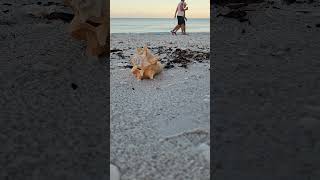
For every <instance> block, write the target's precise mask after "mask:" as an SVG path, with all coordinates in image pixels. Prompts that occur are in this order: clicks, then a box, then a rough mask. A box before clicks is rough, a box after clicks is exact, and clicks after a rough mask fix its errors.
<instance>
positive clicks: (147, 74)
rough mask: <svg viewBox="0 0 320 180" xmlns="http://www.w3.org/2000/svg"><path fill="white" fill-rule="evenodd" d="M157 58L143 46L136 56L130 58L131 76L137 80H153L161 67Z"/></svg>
mask: <svg viewBox="0 0 320 180" xmlns="http://www.w3.org/2000/svg"><path fill="white" fill-rule="evenodd" d="M158 59H159V58H158V57H156V56H154V55H153V54H152V53H151V52H150V50H149V49H148V48H147V47H146V46H145V47H144V48H138V49H137V54H136V55H134V56H133V57H132V58H131V64H132V66H133V67H132V69H131V72H132V74H133V75H134V76H135V77H136V78H137V79H138V80H142V79H153V78H154V76H155V75H157V74H159V73H160V72H161V71H162V69H163V65H162V64H161V63H160V62H159V61H158Z"/></svg>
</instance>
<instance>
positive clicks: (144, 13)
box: [110, 0, 210, 18]
mask: <svg viewBox="0 0 320 180" xmlns="http://www.w3.org/2000/svg"><path fill="white" fill-rule="evenodd" d="M179 2H180V0H110V16H111V18H173V16H174V12H175V10H176V7H177V5H178V3H179ZM185 2H186V3H187V4H188V7H189V10H187V11H186V17H187V18H209V17H210V0H186V1H185Z"/></svg>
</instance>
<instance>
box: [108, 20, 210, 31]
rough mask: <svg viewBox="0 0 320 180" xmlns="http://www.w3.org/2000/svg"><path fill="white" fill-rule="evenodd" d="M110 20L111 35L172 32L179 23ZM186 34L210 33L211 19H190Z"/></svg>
mask: <svg viewBox="0 0 320 180" xmlns="http://www.w3.org/2000/svg"><path fill="white" fill-rule="evenodd" d="M110 20H111V21H110V22H111V23H110V30H111V33H150V32H170V31H171V30H172V29H173V28H174V27H175V26H176V25H177V23H178V21H177V19H173V18H171V19H170V18H111V19H110ZM179 31H180V32H181V30H179ZM186 32H187V33H188V32H210V19H188V21H186Z"/></svg>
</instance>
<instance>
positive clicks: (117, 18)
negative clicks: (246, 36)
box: [110, 16, 210, 19]
mask: <svg viewBox="0 0 320 180" xmlns="http://www.w3.org/2000/svg"><path fill="white" fill-rule="evenodd" d="M187 17H188V16H187ZM110 19H173V17H167V18H156V17H151V18H144V17H113V18H112V17H110ZM188 19H210V17H208V18H188Z"/></svg>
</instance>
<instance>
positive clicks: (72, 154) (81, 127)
mask: <svg viewBox="0 0 320 180" xmlns="http://www.w3.org/2000/svg"><path fill="white" fill-rule="evenodd" d="M37 2H38V1H32V0H29V1H24V0H22V1H1V2H0V4H1V6H0V10H1V11H0V38H1V40H0V52H1V53H0V67H1V70H0V93H1V98H0V115H1V116H0V126H1V129H0V141H1V148H0V179H7V178H8V177H10V178H9V179H46V180H50V179H53V180H56V179H68V180H69V179H70V180H72V179H76V180H81V179H96V180H98V179H99V180H101V179H103V178H105V179H106V178H107V177H106V170H107V169H108V168H107V167H108V164H107V163H106V159H104V158H101V157H107V156H108V149H109V148H108V146H107V144H106V142H107V141H106V138H108V137H107V122H108V121H107V119H108V117H109V115H108V111H107V110H106V109H107V107H108V106H107V105H108V104H109V103H108V92H107V87H108V81H107V78H108V76H107V74H108V71H107V64H106V63H103V62H102V61H97V60H96V59H93V58H88V57H86V56H85V55H84V54H85V51H84V50H85V44H84V43H83V42H80V41H77V40H73V39H72V38H71V36H70V35H69V34H68V33H67V27H68V24H67V23H64V22H63V21H62V20H53V19H52V20H49V19H47V18H41V17H43V16H42V13H47V12H48V11H47V10H48V9H54V12H65V13H71V10H70V9H69V8H67V7H64V6H62V4H61V1H54V2H52V3H49V4H50V5H49V4H48V2H47V1H41V2H42V3H41V5H38V4H37ZM3 3H7V5H3ZM56 3H57V4H56ZM39 9H40V10H39ZM43 9H44V10H43ZM39 11H40V12H41V13H40V15H41V16H40V17H35V16H32V15H29V13H30V12H39ZM50 11H51V10H50ZM35 14H38V13H35Z"/></svg>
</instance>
